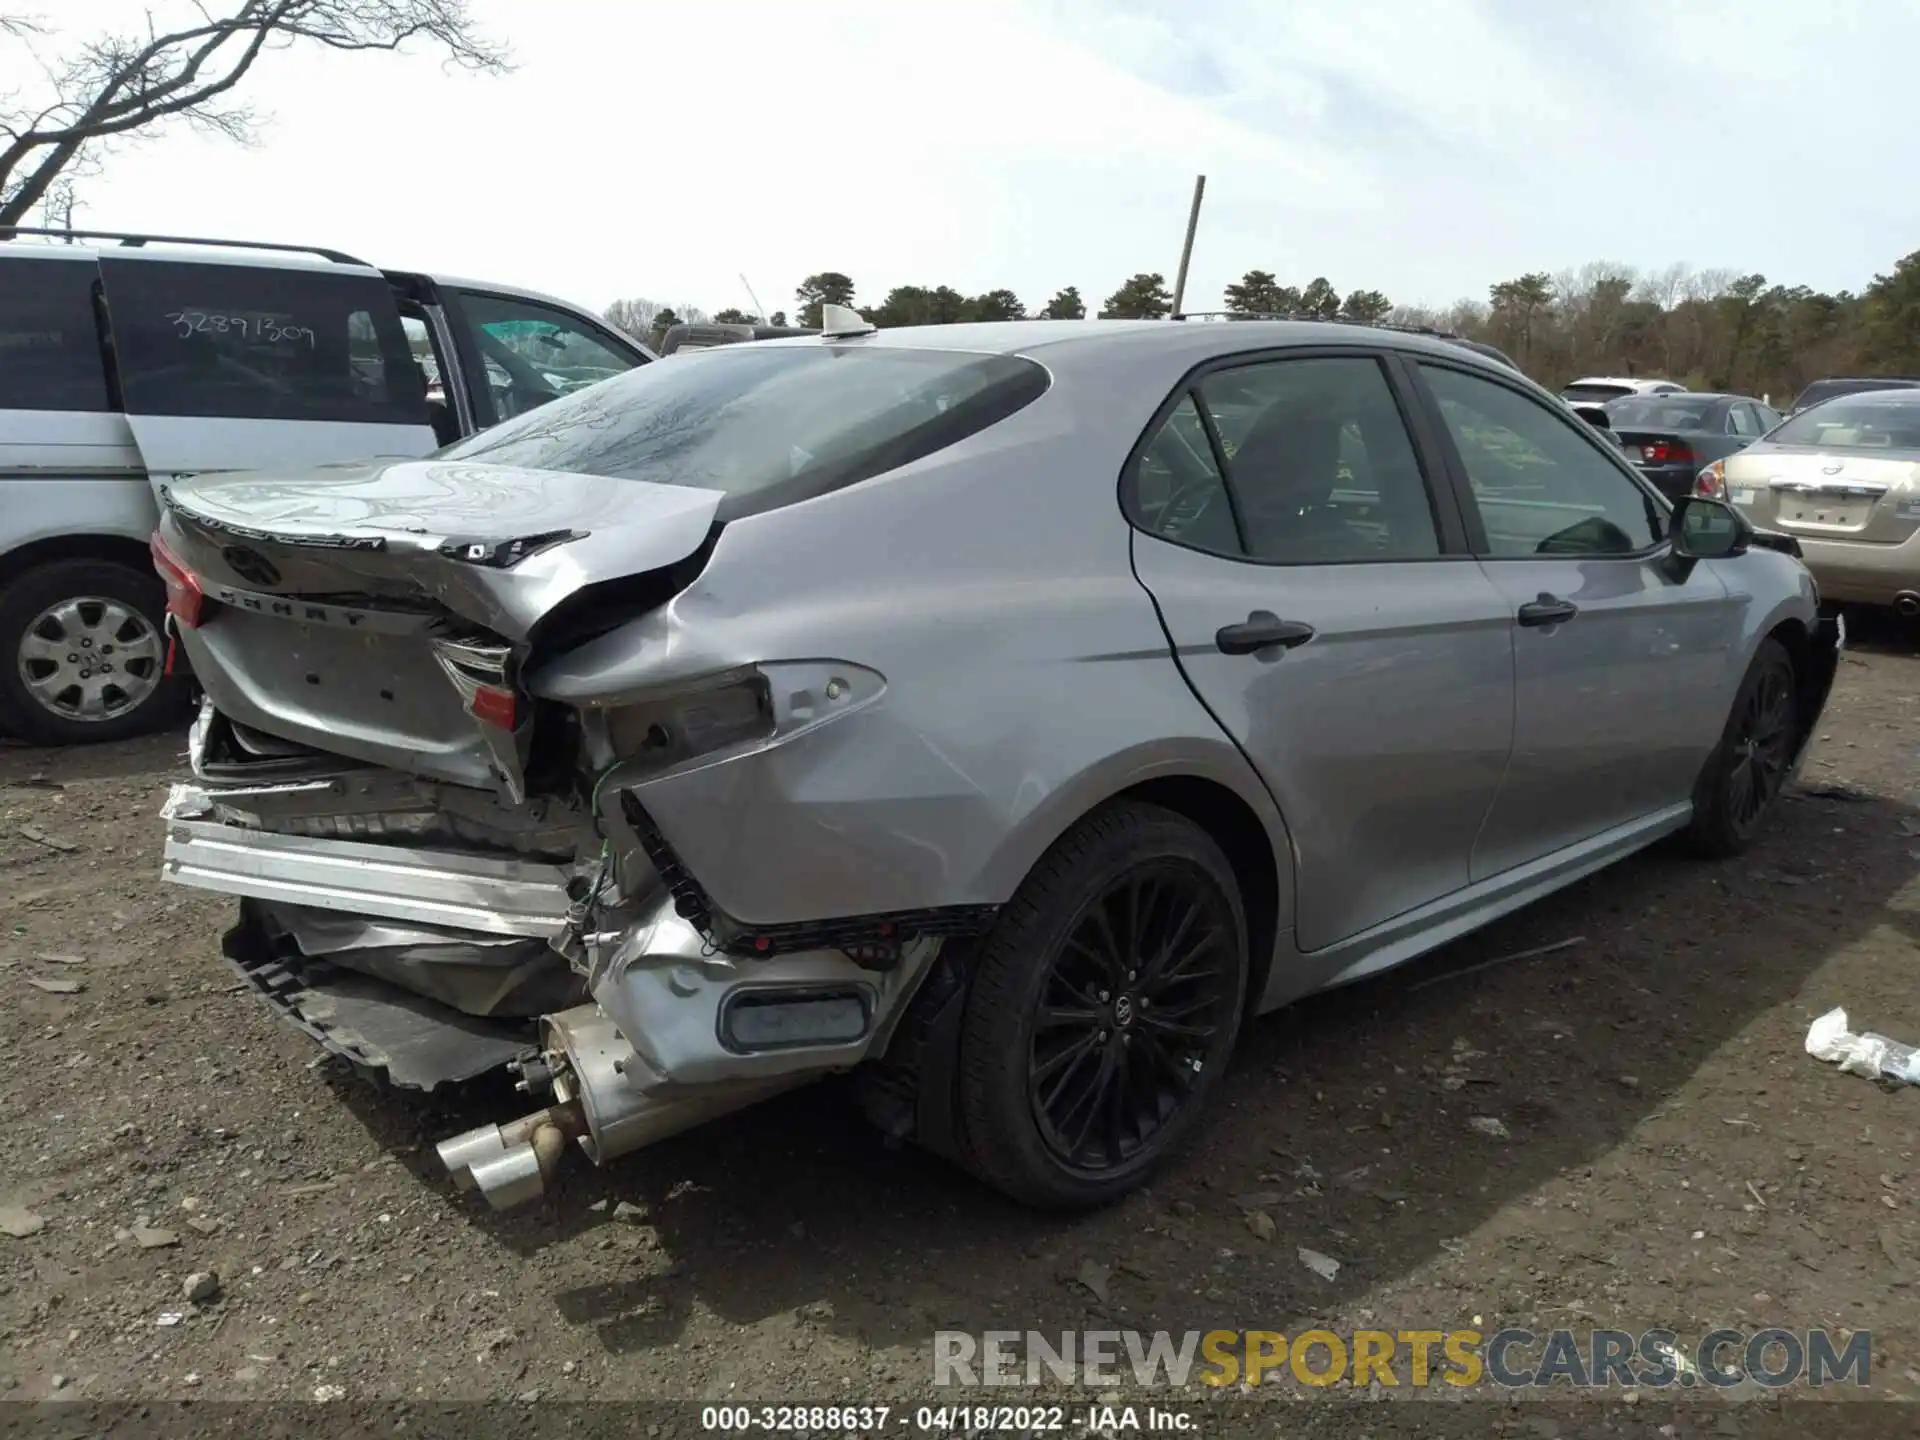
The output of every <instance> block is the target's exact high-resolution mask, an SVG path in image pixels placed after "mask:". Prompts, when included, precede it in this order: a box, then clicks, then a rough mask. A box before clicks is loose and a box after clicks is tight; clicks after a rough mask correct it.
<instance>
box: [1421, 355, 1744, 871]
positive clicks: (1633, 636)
mask: <svg viewBox="0 0 1920 1440" xmlns="http://www.w3.org/2000/svg"><path fill="white" fill-rule="evenodd" d="M1413 368H1414V369H1416V370H1417V373H1418V375H1419V377H1420V379H1421V381H1422V383H1423V390H1424V395H1425V398H1426V402H1427V404H1428V405H1429V406H1430V407H1431V414H1432V416H1433V418H1434V419H1435V421H1436V422H1437V424H1438V427H1439V428H1440V429H1441V430H1442V431H1443V433H1444V436H1445V442H1446V447H1447V451H1448V456H1447V464H1448V469H1449V472H1450V473H1451V474H1452V476H1453V477H1454V480H1455V483H1456V485H1457V486H1458V487H1459V496H1460V500H1461V504H1462V507H1463V509H1464V510H1465V512H1466V519H1467V527H1468V534H1469V539H1470V541H1471V543H1472V545H1473V547H1474V549H1475V551H1476V553H1478V554H1479V555H1480V557H1481V567H1482V569H1483V570H1484V572H1485V573H1486V575H1487V576H1488V577H1489V578H1490V579H1491V580H1492V581H1493V583H1494V584H1495V585H1496V586H1497V587H1498V588H1499V590H1500V592H1501V593H1502V595H1503V596H1504V597H1505V599H1506V605H1507V614H1508V617H1509V621H1510V623H1511V624H1512V626H1513V631H1512V634H1513V669H1514V741H1513V759H1512V763H1511V764H1510V765H1509V766H1508V769H1507V775H1506V779H1505V781H1504V782H1503V783H1502V785H1501V787H1500V794H1499V797H1498V799H1496V800H1495V802H1494V805H1493V808H1492V812H1491V813H1490V814H1489V815H1488V816H1487V823H1486V827H1485V829H1484V830H1483V831H1482V833H1481V835H1480V838H1479V841H1478V843H1477V844H1476V845H1475V847H1474V856H1473V865H1472V873H1473V878H1474V879H1475V880H1476V881H1478V880H1484V879H1487V878H1489V877H1491V876H1494V875H1497V874H1499V873H1501V872H1502V871H1505V870H1508V869H1511V868H1513V867H1514V866H1516V865H1522V864H1525V863H1526V862H1528V861H1530V860H1535V859H1538V858H1540V857H1542V856H1544V855H1548V854H1551V853H1553V852H1554V851H1556V850H1560V849H1563V848H1565V847H1566V846H1569V845H1575V844H1578V843H1579V842H1581V841H1583V840H1588V839H1591V838H1593V837H1595V836H1598V835H1600V834H1602V833H1604V832H1606V831H1608V830H1610V829H1613V828H1615V827H1617V826H1622V825H1627V824H1629V823H1631V822H1633V821H1636V820H1640V819H1643V818H1645V817H1648V816H1650V815H1652V814H1653V813H1655V812H1657V811H1660V810H1661V809H1663V808H1665V807H1670V806H1677V805H1684V804H1686V803H1687V802H1688V801H1689V799H1690V797H1691V794H1692V789H1693V784H1694V781H1695V779H1696V777H1697V776H1698V774H1699V771H1700V766H1701V764H1702V763H1703V762H1704V760H1705V759H1706V756H1707V753H1708V752H1709V751H1710V750H1711V749H1712V747H1713V745H1714V743H1715V741H1716V739H1717V738H1718V736H1719V732H1720V729H1721V726H1722V724H1723V723H1724V721H1725V719H1726V713H1725V705H1726V693H1725V676H1726V672H1727V668H1728V665H1729V664H1730V663H1731V660H1730V657H1731V656H1732V654H1733V652H1734V650H1735V649H1736V647H1737V646H1738V644H1739V635H1740V625H1739V615H1738V612H1737V608H1736V603H1735V601H1734V600H1733V599H1732V598H1731V597H1730V596H1729V595H1728V593H1727V590H1726V587H1725V586H1724V585H1722V584H1721V582H1720V581H1719V580H1718V579H1717V578H1716V577H1715V575H1714V574H1713V572H1712V567H1710V566H1706V565H1696V566H1693V567H1692V568H1691V570H1690V571H1689V572H1688V573H1687V574H1686V575H1685V578H1684V579H1676V578H1675V573H1677V572H1670V571H1669V570H1668V569H1667V568H1666V567H1664V566H1663V565H1662V563H1661V562H1662V560H1663V559H1664V558H1665V556H1666V555H1667V553H1668V548H1669V547H1668V545H1667V541H1666V525H1667V519H1668V513H1669V512H1668V507H1667V506H1666V504H1665V503H1664V502H1663V501H1662V500H1661V499H1660V498H1659V496H1658V495H1657V494H1655V493H1654V491H1653V490H1652V489H1651V488H1650V487H1649V486H1648V485H1647V484H1646V483H1645V482H1644V481H1643V480H1641V479H1640V478H1639V477H1638V476H1636V475H1635V474H1633V473H1632V471H1631V470H1630V469H1629V468H1628V467H1627V466H1625V465H1623V464H1622V463H1620V462H1619V460H1617V459H1616V458H1615V457H1613V456H1611V455H1609V454H1608V453H1607V452H1606V451H1605V449H1603V448H1602V447H1601V446H1600V445H1598V444H1597V443H1595V441H1594V440H1593V439H1592V437H1591V436H1589V435H1588V434H1586V433H1584V431H1583V428H1582V427H1581V426H1580V424H1579V422H1578V421H1576V420H1573V419H1571V418H1569V417H1568V416H1566V415H1565V414H1564V412H1563V411H1561V410H1558V409H1556V408H1554V407H1552V406H1550V405H1548V404H1547V403H1546V402H1545V401H1544V400H1542V399H1539V398H1537V397H1536V396H1535V395H1534V394H1533V393H1532V392H1531V391H1530V390H1528V389H1527V388H1524V387H1523V386H1521V385H1520V384H1517V383H1508V382H1507V381H1506V380H1505V379H1503V378H1498V377H1495V376H1494V375H1492V374H1490V373H1488V372H1486V371H1469V370H1467V369H1466V368H1464V367H1457V366H1454V365H1452V364H1449V363H1448V362H1446V361H1444V360H1438V359H1434V360H1428V359H1422V360H1421V361H1420V362H1419V363H1418V365H1417V366H1416V367H1413Z"/></svg>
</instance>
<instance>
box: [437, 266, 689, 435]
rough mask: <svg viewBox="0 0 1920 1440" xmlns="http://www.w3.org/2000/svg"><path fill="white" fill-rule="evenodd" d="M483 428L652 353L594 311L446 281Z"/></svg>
mask: <svg viewBox="0 0 1920 1440" xmlns="http://www.w3.org/2000/svg"><path fill="white" fill-rule="evenodd" d="M441 295H442V298H443V301H444V303H445V305H446V309H447V314H448V317H449V319H450V320H451V321H452V323H453V328H454V343H455V345H456V346H457V347H458V349H459V351H460V359H461V365H462V368H463V369H464V370H465V371H466V374H467V377H468V386H469V394H470V398H471V400H472V403H473V413H474V417H475V419H476V421H477V422H478V423H479V425H480V426H481V427H482V428H484V427H486V426H489V425H497V424H498V423H499V422H500V421H502V420H511V419H512V418H513V417H514V416H516V415H524V414H526V413H527V411H529V410H535V409H538V408H539V407H540V406H542V405H544V404H546V403H547V402H548V401H549V400H557V399H559V398H560V397H561V396H562V395H567V394H571V393H572V392H573V391H575V390H579V389H582V388H584V387H585V386H588V385H593V384H597V383H598V382H600V381H602V380H608V379H611V378H612V377H614V376H615V375H623V374H625V373H626V372H627V371H629V370H631V369H633V368H634V367H635V366H637V365H644V364H646V363H647V362H648V360H649V359H650V358H651V357H650V356H649V355H648V354H647V353H646V352H645V351H644V350H642V349H640V348H639V347H638V346H637V345H634V344H632V343H631V342H629V341H627V340H625V339H623V338H621V337H620V336H619V335H617V334H616V333H614V331H613V330H612V329H611V328H610V327H608V326H605V325H602V324H600V323H598V322H597V321H595V320H593V319H592V318H591V317H589V316H586V315H583V314H581V313H580V312H578V311H575V310H569V309H567V308H565V307H563V306H559V305H550V304H547V303H545V302H543V301H537V300H531V299H528V298H525V297H523V296H517V295H504V294H496V293H494V292H491V291H486V290H478V289H465V288H460V287H457V286H455V287H442V290H441Z"/></svg>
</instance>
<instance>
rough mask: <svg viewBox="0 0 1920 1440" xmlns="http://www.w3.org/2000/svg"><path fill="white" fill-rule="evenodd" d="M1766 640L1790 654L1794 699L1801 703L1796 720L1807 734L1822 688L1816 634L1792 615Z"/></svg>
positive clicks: (1772, 630)
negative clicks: (1773, 642) (1771, 641)
mask: <svg viewBox="0 0 1920 1440" xmlns="http://www.w3.org/2000/svg"><path fill="white" fill-rule="evenodd" d="M1767 639H1769V640H1773V641H1776V642H1778V643H1779V645H1780V648H1781V649H1783V650H1785V651H1786V652H1787V659H1789V660H1791V661H1792V662H1793V685H1794V690H1795V697H1794V698H1795V699H1796V701H1797V702H1798V704H1797V707H1796V718H1797V719H1798V720H1799V722H1800V728H1801V731H1802V732H1803V734H1804V732H1805V731H1806V730H1807V729H1808V728H1809V727H1810V726H1811V725H1812V724H1813V722H1814V715H1813V713H1812V712H1813V710H1814V709H1815V708H1817V707H1816V706H1815V705H1814V704H1813V703H1811V702H1812V701H1813V699H1814V696H1815V695H1816V694H1817V692H1818V688H1819V667H1818V666H1816V665H1815V664H1814V660H1813V635H1812V633H1811V632H1810V631H1809V630H1808V629H1807V625H1806V622H1805V621H1804V620H1802V619H1801V618H1800V617H1799V616H1797V615H1789V616H1787V617H1786V618H1785V619H1783V620H1780V621H1778V622H1777V623H1776V624H1775V625H1774V626H1773V628H1772V629H1770V630H1769V631H1767Z"/></svg>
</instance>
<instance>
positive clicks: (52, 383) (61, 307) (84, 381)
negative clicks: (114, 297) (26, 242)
mask: <svg viewBox="0 0 1920 1440" xmlns="http://www.w3.org/2000/svg"><path fill="white" fill-rule="evenodd" d="M98 278H99V272H98V271H97V270H96V269H95V268H94V265H93V262H92V261H90V260H0V405H4V406H6V408H7V409H9V410H96V411H97V410H109V409H112V408H113V407H112V405H111V404H110V403H109V402H108V399H107V370H106V365H105V363H104V362H103V361H102V359H101V356H100V327H99V325H98V323H97V322H96V321H95V319H94V310H93V282H94V281H95V280H96V279H98Z"/></svg>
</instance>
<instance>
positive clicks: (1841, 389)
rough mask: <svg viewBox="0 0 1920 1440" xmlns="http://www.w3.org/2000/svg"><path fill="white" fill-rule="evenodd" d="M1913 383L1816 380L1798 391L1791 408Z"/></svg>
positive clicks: (1798, 408) (1905, 386)
mask: <svg viewBox="0 0 1920 1440" xmlns="http://www.w3.org/2000/svg"><path fill="white" fill-rule="evenodd" d="M1914 383H1915V382H1913V381H1911V380H1816V381H1814V382H1813V384H1811V385H1809V386H1807V388H1806V389H1804V390H1802V391H1801V392H1800V398H1799V399H1797V400H1795V401H1794V402H1793V408H1794V409H1796V410H1804V409H1806V408H1807V407H1808V406H1809V405H1818V404H1819V403H1820V402H1821V401H1822V400H1831V399H1832V398H1833V397H1834V396H1836V395H1864V394H1868V393H1870V392H1872V391H1876V390H1905V389H1908V388H1909V387H1911V386H1913V385H1914Z"/></svg>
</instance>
